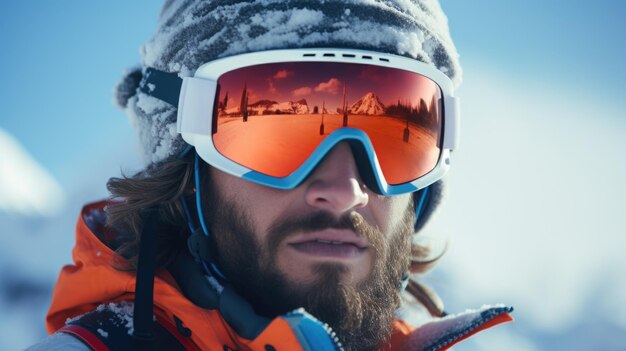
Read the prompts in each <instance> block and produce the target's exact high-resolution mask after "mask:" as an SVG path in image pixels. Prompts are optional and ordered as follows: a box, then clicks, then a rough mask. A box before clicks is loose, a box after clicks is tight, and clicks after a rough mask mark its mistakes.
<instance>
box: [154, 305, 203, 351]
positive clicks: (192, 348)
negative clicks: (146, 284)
mask: <svg viewBox="0 0 626 351" xmlns="http://www.w3.org/2000/svg"><path fill="white" fill-rule="evenodd" d="M154 315H155V317H156V321H157V323H159V324H160V325H161V326H162V327H163V328H165V329H167V331H168V332H169V333H170V334H172V335H173V336H174V337H175V338H176V340H178V342H179V343H180V344H181V345H183V347H184V348H185V349H186V350H187V351H202V350H200V348H199V347H198V346H197V345H196V344H195V343H194V342H193V341H192V340H191V338H188V337H186V336H183V335H180V333H179V332H178V328H176V326H175V325H174V324H172V323H170V321H169V320H168V319H166V318H163V316H161V315H160V313H157V310H156V309H155V313H154Z"/></svg>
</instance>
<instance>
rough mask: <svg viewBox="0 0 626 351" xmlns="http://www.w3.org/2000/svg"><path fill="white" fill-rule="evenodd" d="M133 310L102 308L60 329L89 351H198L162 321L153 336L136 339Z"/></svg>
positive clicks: (119, 306) (121, 305)
mask: <svg viewBox="0 0 626 351" xmlns="http://www.w3.org/2000/svg"><path fill="white" fill-rule="evenodd" d="M132 311H133V304H132V303H129V302H120V303H109V304H106V305H100V306H98V308H97V309H96V310H94V311H91V312H89V313H86V314H84V315H82V316H79V317H77V318H74V319H72V320H70V321H68V323H67V324H66V325H65V326H63V327H62V328H61V329H59V333H64V334H67V335H71V336H73V337H75V338H77V339H79V340H80V342H82V343H83V344H84V345H88V348H87V350H95V351H108V350H111V351H115V350H154V351H158V350H171V351H185V350H196V349H197V348H195V347H194V346H195V345H193V344H191V343H190V340H183V339H181V338H184V336H183V335H180V331H178V330H177V329H176V327H173V328H171V326H169V325H163V323H162V321H159V320H158V318H157V319H156V321H155V323H154V328H153V333H152V336H151V337H149V338H142V339H137V338H135V337H134V336H133V316H132ZM41 350H43V349H41ZM78 350H83V349H78ZM37 351H38V350H37Z"/></svg>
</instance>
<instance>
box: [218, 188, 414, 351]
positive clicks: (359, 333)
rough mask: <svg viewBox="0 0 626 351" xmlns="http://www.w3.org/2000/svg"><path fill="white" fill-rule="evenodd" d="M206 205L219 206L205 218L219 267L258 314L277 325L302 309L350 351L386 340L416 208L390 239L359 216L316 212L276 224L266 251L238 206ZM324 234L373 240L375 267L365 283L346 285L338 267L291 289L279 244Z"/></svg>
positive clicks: (322, 268)
mask: <svg viewBox="0 0 626 351" xmlns="http://www.w3.org/2000/svg"><path fill="white" fill-rule="evenodd" d="M216 193H217V192H215V191H212V192H211V194H216ZM214 196H215V195H214ZM209 203H212V204H219V206H213V207H215V208H213V209H212V210H211V211H210V212H211V213H208V214H207V215H208V216H207V218H208V219H209V220H210V222H211V227H212V233H213V235H212V238H213V240H214V244H215V247H216V252H215V253H216V256H215V257H217V263H218V265H219V267H220V269H221V270H222V272H223V273H224V274H225V276H226V277H227V278H228V281H229V282H230V283H231V284H232V285H233V287H234V288H235V290H236V291H237V292H238V293H239V294H240V295H242V296H243V297H244V298H245V299H246V300H247V301H248V302H250V303H251V305H252V306H253V308H254V309H255V311H256V313H258V314H260V315H262V316H265V317H268V318H274V317H276V316H279V315H282V314H285V313H287V312H291V311H293V310H295V309H297V308H300V307H303V308H304V309H305V310H306V311H307V312H309V313H310V314H312V315H313V316H315V317H316V318H317V319H319V320H320V321H322V322H324V323H326V324H328V325H329V326H330V327H331V328H332V329H333V331H334V332H335V333H336V334H337V337H338V338H339V340H340V341H341V343H342V345H343V347H344V349H345V350H347V351H352V350H373V349H376V348H377V347H378V346H380V345H381V344H382V343H384V342H386V341H387V340H388V339H389V337H390V335H391V326H392V322H393V319H394V316H395V311H396V309H397V308H398V307H399V305H400V293H401V281H402V279H403V277H404V276H405V275H406V274H407V272H408V268H409V260H410V251H411V250H410V237H411V234H412V233H413V221H414V213H413V209H412V206H408V208H407V210H406V212H405V214H404V216H403V217H404V218H403V219H402V221H401V222H400V223H399V224H398V225H397V226H396V228H394V230H393V231H392V232H391V233H387V234H388V235H387V236H385V234H384V233H382V232H381V231H380V230H378V228H376V227H374V226H372V225H370V224H369V223H367V222H366V221H365V220H364V219H363V217H362V216H361V215H360V214H358V213H356V212H352V213H349V214H346V215H345V216H343V217H342V218H340V219H339V220H337V219H336V218H335V217H334V216H333V215H332V214H330V213H328V212H316V213H312V214H308V215H306V216H302V217H299V218H285V219H282V220H281V221H279V222H277V223H274V224H273V225H272V226H271V227H270V229H269V230H268V235H267V237H266V238H267V239H266V240H265V242H264V243H261V242H259V240H258V239H257V238H258V236H256V235H255V233H254V230H253V228H252V225H251V220H250V219H249V218H250V217H249V216H247V215H246V214H245V213H242V212H241V210H240V209H238V208H237V207H236V206H235V204H234V203H230V202H228V201H224V200H223V199H211V202H209ZM326 228H337V229H351V230H353V231H354V232H355V233H356V234H357V235H359V236H364V237H365V238H366V239H367V240H368V242H369V246H368V250H370V251H371V253H372V267H371V271H370V273H369V276H368V277H366V278H365V279H364V280H363V281H361V282H358V283H356V284H354V285H350V284H348V283H346V282H345V280H346V279H342V277H343V276H345V275H346V274H348V273H349V269H348V267H347V266H345V265H343V264H341V263H320V264H317V265H316V266H314V274H313V276H314V277H315V279H314V280H313V281H312V282H307V283H301V282H293V281H290V280H289V279H288V278H287V277H286V276H285V274H284V273H283V272H281V271H280V270H279V269H278V265H277V251H278V248H279V244H280V243H281V242H283V241H284V240H285V239H286V238H288V237H289V236H290V235H292V234H295V233H297V232H308V231H317V230H323V229H326Z"/></svg>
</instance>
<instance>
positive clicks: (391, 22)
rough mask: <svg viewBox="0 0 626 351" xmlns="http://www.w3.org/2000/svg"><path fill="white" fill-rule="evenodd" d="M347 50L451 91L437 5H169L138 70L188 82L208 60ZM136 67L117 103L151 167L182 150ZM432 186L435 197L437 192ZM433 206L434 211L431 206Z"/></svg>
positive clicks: (454, 68)
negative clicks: (387, 60)
mask: <svg viewBox="0 0 626 351" xmlns="http://www.w3.org/2000/svg"><path fill="white" fill-rule="evenodd" d="M307 47H308V48H313V47H319V48H322V47H325V48H352V49H364V50H373V51H378V52H384V53H391V54H396V55H402V56H406V57H410V58H414V59H416V60H419V61H422V62H424V63H427V64H430V65H433V66H435V67H436V68H437V69H439V70H440V71H442V72H443V73H445V74H446V75H447V76H448V77H450V79H451V80H452V82H453V83H454V85H455V86H458V85H459V84H460V82H461V67H460V65H459V60H458V54H457V52H456V49H455V47H454V44H453V43H452V40H451V38H450V33H449V31H448V23H447V18H446V16H445V14H444V13H443V11H442V9H441V6H440V5H439V2H438V1H437V0H259V1H237V0H212V1H201V0H166V2H165V4H164V6H163V8H162V10H161V15H160V18H159V23H158V27H157V31H156V33H155V34H154V36H153V37H152V38H151V39H150V40H149V41H148V42H147V43H146V44H144V45H143V47H142V49H141V53H142V67H153V68H156V69H159V70H161V71H166V72H177V73H178V74H179V75H180V76H181V77H184V76H191V75H193V73H194V72H195V70H196V69H197V68H198V67H199V66H200V65H202V64H203V63H206V62H208V61H211V60H214V59H217V58H222V57H227V56H232V55H236V54H241V53H247V52H255V51H262V50H271V49H287V48H307ZM141 73H142V70H141V68H136V69H134V70H131V71H130V72H128V74H126V76H125V77H124V78H123V79H122V81H121V82H120V84H118V86H117V89H116V100H117V103H118V105H119V106H120V107H121V108H124V109H125V110H126V112H127V114H128V116H129V118H130V120H131V123H132V124H133V126H134V127H135V128H136V129H137V132H138V134H139V140H140V145H141V147H142V151H143V154H144V158H145V160H146V162H147V164H148V165H150V164H155V163H159V162H163V161H167V160H171V159H174V158H176V157H177V156H178V155H179V154H180V153H181V152H182V151H184V150H185V148H186V147H187V145H186V143H185V142H184V141H183V140H182V138H181V137H180V135H178V133H177V132H176V109H175V107H173V106H171V105H169V104H167V103H165V102H163V101H161V100H158V99H156V98H154V97H151V96H148V95H146V94H144V93H141V92H139V91H138V90H137V87H138V85H139V82H140V81H141V77H142V74H141ZM441 189H442V188H441V185H440V184H439V185H438V186H437V189H434V190H436V192H437V193H440V192H441ZM429 207H432V206H429Z"/></svg>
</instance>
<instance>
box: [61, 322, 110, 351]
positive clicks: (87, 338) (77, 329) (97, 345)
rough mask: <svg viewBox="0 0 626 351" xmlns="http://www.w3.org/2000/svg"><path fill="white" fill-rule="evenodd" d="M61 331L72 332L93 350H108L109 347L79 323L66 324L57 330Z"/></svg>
mask: <svg viewBox="0 0 626 351" xmlns="http://www.w3.org/2000/svg"><path fill="white" fill-rule="evenodd" d="M58 332H61V333H67V334H72V335H74V336H76V337H77V338H79V339H80V340H82V342H84V343H85V344H87V346H89V347H91V349H92V350H94V351H110V350H109V348H108V347H107V346H106V345H105V344H104V343H103V342H102V341H100V339H99V338H98V337H97V336H95V335H94V334H93V333H92V332H91V331H89V330H88V329H86V328H83V327H81V326H80V325H72V324H68V325H65V326H63V327H62V328H61V329H59V330H58Z"/></svg>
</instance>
